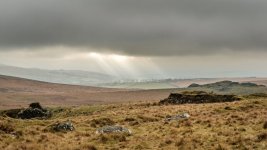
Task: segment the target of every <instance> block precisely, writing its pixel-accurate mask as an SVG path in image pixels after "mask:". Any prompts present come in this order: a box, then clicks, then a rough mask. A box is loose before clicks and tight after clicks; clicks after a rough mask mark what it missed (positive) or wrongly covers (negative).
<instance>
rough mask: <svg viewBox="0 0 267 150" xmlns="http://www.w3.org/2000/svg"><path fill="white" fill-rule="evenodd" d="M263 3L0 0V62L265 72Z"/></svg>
mask: <svg viewBox="0 0 267 150" xmlns="http://www.w3.org/2000/svg"><path fill="white" fill-rule="evenodd" d="M266 8H267V1H266V0H0V63H1V64H7V65H14V66H22V67H36V68H46V69H81V70H90V71H97V72H104V73H109V74H113V75H118V76H133V77H137V76H148V77H149V76H151V77H153V76H162V77H181V78H191V77H227V76H267V70H266V69H265V68H266V66H267V59H266V58H267V9H266Z"/></svg>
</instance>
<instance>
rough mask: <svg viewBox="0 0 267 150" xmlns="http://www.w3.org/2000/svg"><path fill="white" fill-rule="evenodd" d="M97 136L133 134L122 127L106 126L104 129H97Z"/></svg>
mask: <svg viewBox="0 0 267 150" xmlns="http://www.w3.org/2000/svg"><path fill="white" fill-rule="evenodd" d="M96 133H97V134H103V133H127V134H132V132H131V130H129V129H127V128H125V127H121V126H104V127H102V128H99V129H97V131H96Z"/></svg>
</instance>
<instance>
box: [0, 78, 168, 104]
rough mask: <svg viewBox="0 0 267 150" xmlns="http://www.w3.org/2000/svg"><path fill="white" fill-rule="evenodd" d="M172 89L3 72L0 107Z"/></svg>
mask: <svg viewBox="0 0 267 150" xmlns="http://www.w3.org/2000/svg"><path fill="white" fill-rule="evenodd" d="M172 91H173V90H172V89H165V90H129V89H115V88H100V87H92V86H79V85H66V84H56V83H48V82H41V81H35V80H29V79H23V78H17V77H10V76H4V75H0V109H8V108H17V107H25V106H27V105H28V104H29V103H31V102H36V101H38V102H41V103H42V104H45V105H47V106H74V105H84V104H104V103H121V102H137V101H149V100H160V99H163V98H165V97H167V96H168V95H169V93H170V92H172Z"/></svg>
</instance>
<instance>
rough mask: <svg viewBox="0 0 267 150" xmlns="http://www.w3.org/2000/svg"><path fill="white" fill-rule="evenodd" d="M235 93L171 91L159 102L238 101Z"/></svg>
mask: <svg viewBox="0 0 267 150" xmlns="http://www.w3.org/2000/svg"><path fill="white" fill-rule="evenodd" d="M238 100H240V98H238V97H237V96H236V95H218V94H213V93H207V92H203V91H193V92H184V93H171V94H170V95H169V97H168V98H166V99H164V100H161V101H160V102H159V104H186V103H195V104H199V103H217V102H233V101H238Z"/></svg>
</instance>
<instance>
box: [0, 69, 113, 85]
mask: <svg viewBox="0 0 267 150" xmlns="http://www.w3.org/2000/svg"><path fill="white" fill-rule="evenodd" d="M0 74H2V75H7V76H14V77H20V78H26V79H32V80H38V81H45V82H52V83H62V84H72V85H89V86H93V85H94V86H95V85H98V84H100V83H101V84H103V83H106V82H112V81H114V80H117V78H116V77H114V76H111V75H107V74H102V73H97V72H90V71H81V70H45V69H35V68H21V67H14V66H7V65H0Z"/></svg>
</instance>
